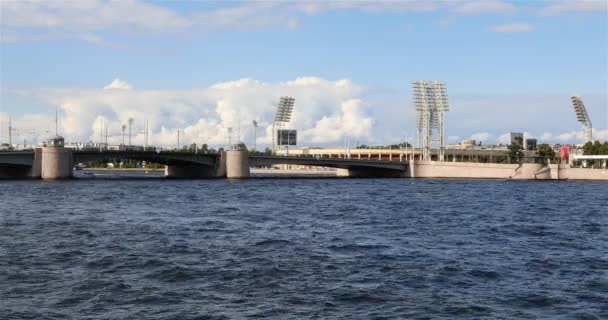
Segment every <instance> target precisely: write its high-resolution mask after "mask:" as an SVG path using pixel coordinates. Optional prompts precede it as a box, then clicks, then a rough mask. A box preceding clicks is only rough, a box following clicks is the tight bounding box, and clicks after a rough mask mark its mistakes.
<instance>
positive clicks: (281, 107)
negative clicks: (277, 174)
mask: <svg viewBox="0 0 608 320" xmlns="http://www.w3.org/2000/svg"><path fill="white" fill-rule="evenodd" d="M295 101H296V99H295V98H292V97H281V98H280V99H279V104H278V105H277V113H276V114H275V115H274V121H273V122H272V151H273V153H274V152H276V149H277V144H279V141H276V135H277V131H278V130H279V129H282V128H283V125H284V124H285V123H287V122H289V121H290V120H291V113H292V112H293V106H294V104H295Z"/></svg>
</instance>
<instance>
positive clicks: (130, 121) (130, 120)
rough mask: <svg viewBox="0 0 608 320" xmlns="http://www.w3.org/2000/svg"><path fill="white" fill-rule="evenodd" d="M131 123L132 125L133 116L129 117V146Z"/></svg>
mask: <svg viewBox="0 0 608 320" xmlns="http://www.w3.org/2000/svg"><path fill="white" fill-rule="evenodd" d="M131 125H133V118H129V146H130V145H131Z"/></svg>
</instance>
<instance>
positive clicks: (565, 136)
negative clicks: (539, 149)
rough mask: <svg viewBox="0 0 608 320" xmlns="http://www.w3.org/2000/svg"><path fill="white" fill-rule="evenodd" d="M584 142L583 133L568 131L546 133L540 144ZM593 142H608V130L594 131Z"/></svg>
mask: <svg viewBox="0 0 608 320" xmlns="http://www.w3.org/2000/svg"><path fill="white" fill-rule="evenodd" d="M582 140H583V132H582V131H580V130H578V131H568V132H562V133H551V132H544V133H543V134H542V135H541V136H540V138H539V143H540V142H542V143H576V144H579V143H581V142H582ZM593 140H599V141H602V142H603V141H608V130H596V129H593Z"/></svg>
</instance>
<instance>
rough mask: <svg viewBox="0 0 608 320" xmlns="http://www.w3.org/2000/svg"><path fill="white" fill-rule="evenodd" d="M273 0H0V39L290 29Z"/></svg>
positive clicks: (292, 23)
mask: <svg viewBox="0 0 608 320" xmlns="http://www.w3.org/2000/svg"><path fill="white" fill-rule="evenodd" d="M279 5H280V4H279V3H272V2H246V3H240V4H238V5H234V6H232V7H224V8H218V9H211V10H205V11H198V12H193V13H191V14H181V13H178V12H177V11H174V10H172V9H170V8H168V7H165V6H162V5H160V4H156V3H145V2H141V1H137V0H121V1H103V0H87V1H2V2H0V6H1V10H0V11H1V14H2V27H3V29H6V30H10V32H11V33H10V35H9V36H7V37H6V39H5V37H4V36H3V39H2V41H5V42H9V41H16V40H18V39H21V38H24V39H28V40H40V39H45V38H77V39H80V40H83V41H87V42H94V43H102V44H103V43H105V42H106V41H105V40H104V39H103V38H102V37H101V36H100V35H99V32H101V31H119V32H122V33H124V34H175V33H185V32H191V33H192V32H195V31H196V32H199V33H200V32H205V31H209V30H213V29H218V28H232V29H239V30H252V29H260V28H268V27H280V28H287V29H292V28H294V27H296V26H297V25H298V19H297V16H295V15H293V14H288V13H282V12H279V11H278V10H275V7H278V6H279Z"/></svg>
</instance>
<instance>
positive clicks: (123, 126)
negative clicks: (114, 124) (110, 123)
mask: <svg viewBox="0 0 608 320" xmlns="http://www.w3.org/2000/svg"><path fill="white" fill-rule="evenodd" d="M126 129H127V126H126V125H124V124H123V125H122V145H123V146H124V145H125V130H126Z"/></svg>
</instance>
